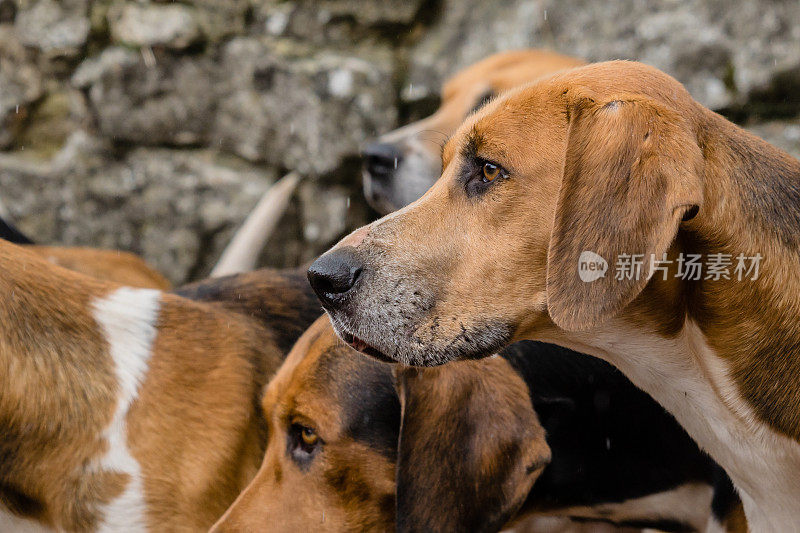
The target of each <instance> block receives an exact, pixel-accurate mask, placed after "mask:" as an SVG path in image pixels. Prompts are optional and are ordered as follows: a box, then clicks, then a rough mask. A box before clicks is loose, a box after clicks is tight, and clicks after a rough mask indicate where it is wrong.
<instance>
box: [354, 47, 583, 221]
mask: <svg viewBox="0 0 800 533" xmlns="http://www.w3.org/2000/svg"><path fill="white" fill-rule="evenodd" d="M584 64H585V62H584V61H582V60H580V59H577V58H574V57H569V56H564V55H561V54H557V53H555V52H549V51H547V50H515V51H511V52H501V53H499V54H494V55H492V56H489V57H487V58H486V59H483V60H481V61H478V62H477V63H475V64H473V65H470V66H469V67H467V68H465V69H464V70H461V71H460V72H458V73H456V74H455V75H454V76H452V77H451V78H450V79H448V80H447V82H446V83H445V84H444V87H443V88H442V101H441V105H440V106H439V109H438V110H437V111H436V112H435V113H434V114H433V115H431V116H429V117H427V118H425V119H423V120H419V121H417V122H414V123H412V124H408V125H406V126H403V127H402V128H400V129H397V130H394V131H391V132H389V133H387V134H385V135H382V136H380V137H379V138H378V139H377V140H376V141H374V142H372V143H369V144H368V145H366V146H365V147H364V149H363V151H362V157H363V159H364V196H365V197H366V199H367V202H369V204H370V205H371V206H372V207H373V208H374V209H375V210H376V211H378V212H379V213H381V214H383V215H385V214H387V213H390V212H392V211H394V210H396V209H400V208H401V207H403V206H406V205H408V204H410V203H411V202H413V201H414V200H416V199H417V198H419V197H420V196H422V195H423V194H425V191H427V190H428V189H429V188H430V187H431V185H433V184H434V183H435V182H436V180H437V179H439V175H440V174H441V173H442V146H444V143H445V142H446V141H447V139H448V138H449V137H450V136H451V135H452V134H453V133H455V131H456V129H457V128H458V126H459V125H460V124H461V123H462V122H463V121H464V119H465V118H466V117H467V115H469V114H470V113H474V112H475V111H477V110H478V109H480V108H481V107H482V106H483V105H484V104H486V103H487V102H488V101H489V100H491V99H492V98H494V97H495V96H497V95H498V94H500V93H501V92H503V91H507V90H509V89H513V88H514V87H519V86H521V85H525V84H526V83H530V82H532V81H534V80H535V79H537V78H540V77H542V76H544V75H548V74H553V73H555V72H558V71H559V70H564V69H568V68H573V67H578V66H580V65H584Z"/></svg>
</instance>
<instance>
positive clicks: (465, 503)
mask: <svg viewBox="0 0 800 533" xmlns="http://www.w3.org/2000/svg"><path fill="white" fill-rule="evenodd" d="M396 372H397V388H398V393H399V395H400V401H401V404H402V406H403V421H402V425H401V429H400V441H399V450H398V455H397V478H396V479H397V531H398V532H408V531H497V530H499V529H500V528H501V527H502V526H503V524H505V523H506V522H507V521H508V520H509V518H511V517H512V516H513V515H514V513H515V512H516V511H517V509H519V506H520V505H522V503H523V502H524V501H525V497H526V496H527V494H528V492H529V491H530V488H531V486H532V485H533V482H534V481H535V480H536V478H538V477H539V475H540V474H541V472H542V470H543V469H544V467H545V465H546V464H547V463H548V462H549V460H550V448H548V446H547V443H546V442H545V439H544V429H543V428H542V427H541V425H540V424H539V420H538V419H537V417H536V413H535V412H534V410H533V407H532V405H531V401H530V396H529V392H528V388H527V386H526V385H525V383H524V382H523V380H522V379H521V378H520V377H519V375H518V374H517V373H516V372H514V370H513V369H512V368H511V366H510V365H509V364H508V363H507V362H506V361H505V360H504V359H501V358H499V357H493V358H489V359H482V360H479V361H461V362H454V363H451V364H448V365H444V366H441V367H436V368H425V369H422V368H410V367H406V368H398V369H397V371H396Z"/></svg>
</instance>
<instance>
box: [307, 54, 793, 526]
mask: <svg viewBox="0 0 800 533" xmlns="http://www.w3.org/2000/svg"><path fill="white" fill-rule="evenodd" d="M443 169H444V170H443V173H442V177H441V178H440V179H439V181H438V182H437V183H436V184H435V185H434V186H433V187H432V188H431V189H430V190H429V191H428V193H426V194H425V196H423V198H421V199H420V200H418V201H417V202H415V203H413V204H411V205H409V206H408V207H406V208H404V209H402V210H400V211H398V212H396V213H394V214H392V215H389V216H387V217H385V218H383V219H381V220H379V221H377V222H375V223H373V224H371V225H369V226H366V227H364V228H362V229H360V230H357V231H356V232H354V233H353V234H351V235H350V236H348V237H347V238H345V239H344V240H342V241H341V242H340V243H339V244H338V245H337V246H335V247H334V248H333V250H332V251H330V252H328V253H327V254H325V255H323V256H322V257H321V258H320V259H318V260H317V262H316V263H315V264H314V265H312V267H311V269H310V270H309V277H310V280H311V281H312V283H313V285H314V288H315V290H316V291H317V294H318V295H319V297H320V299H321V300H322V302H323V305H324V307H325V308H326V310H327V311H328V312H329V314H330V316H331V320H332V322H333V325H334V327H335V328H336V330H337V332H338V333H339V334H340V336H341V337H342V338H343V339H344V340H345V341H346V342H348V343H349V344H351V345H352V346H354V347H355V348H356V349H358V350H360V351H362V352H364V353H367V354H371V355H373V356H375V357H378V358H380V359H383V360H394V361H400V362H403V363H406V364H415V365H436V364H441V363H445V362H447V361H452V360H457V359H468V358H472V357H481V356H483V355H484V354H487V353H491V352H492V351H493V350H497V349H498V348H500V347H502V346H504V345H507V344H508V343H510V342H513V341H517V340H522V339H534V340H544V341H548V342H553V343H556V344H560V345H563V346H567V347H571V348H573V349H577V350H580V351H582V352H585V353H590V354H592V355H596V356H598V357H601V358H603V359H605V360H607V361H609V362H611V363H612V364H614V365H615V366H616V367H618V368H619V369H620V370H622V372H623V373H624V374H625V375H626V376H627V377H628V378H630V379H631V381H632V382H633V383H634V384H636V385H637V386H639V387H641V388H642V389H643V390H644V391H645V392H647V393H649V394H650V395H651V396H652V397H653V398H655V399H656V400H657V401H658V402H659V403H661V404H662V405H663V406H664V407H666V408H667V410H668V411H670V412H671V413H672V414H673V415H674V416H675V418H676V419H677V420H678V422H679V423H680V424H681V425H682V426H683V427H684V428H685V429H686V430H687V431H688V433H689V434H690V435H691V436H692V437H693V438H694V439H695V440H696V441H697V442H698V443H699V444H700V446H701V447H702V448H703V449H705V450H707V451H708V452H709V454H710V455H711V456H712V457H713V458H714V459H715V460H716V461H717V462H718V463H719V464H720V465H721V466H722V467H724V468H725V470H726V471H727V473H728V474H729V475H730V477H731V478H732V479H733V482H734V484H735V486H736V488H737V490H738V492H739V494H740V496H741V498H742V500H743V504H744V509H745V512H746V515H747V520H748V523H749V526H750V528H751V529H752V530H753V531H759V532H761V531H780V532H787V531H797V530H800V483H798V478H800V442H798V441H800V380H799V379H798V377H800V323H799V322H798V321H799V319H798V316H800V315H799V314H798V309H800V296H798V295H800V254H799V253H798V249H799V248H800V241H799V239H800V163H798V161H797V160H795V159H793V158H792V157H791V156H789V155H788V154H786V153H784V152H782V151H781V150H779V149H777V148H775V147H773V146H771V145H769V144H767V143H766V142H764V141H763V140H761V139H759V138H757V137H755V136H753V135H752V134H750V133H748V132H746V131H744V130H742V129H740V128H738V127H737V126H735V125H733V124H731V123H730V122H728V121H727V120H725V119H724V118H722V117H721V116H719V115H717V114H715V113H713V112H711V111H709V110H708V109H705V108H703V107H702V106H701V105H700V104H698V103H697V102H695V101H694V100H693V99H692V98H691V97H690V96H689V94H688V93H687V92H686V90H685V89H684V88H683V87H682V86H681V85H680V84H679V83H678V82H677V81H675V80H674V79H673V78H671V77H669V76H667V75H666V74H664V73H662V72H660V71H658V70H656V69H654V68H651V67H647V66H645V65H641V64H637V63H633V62H620V61H617V62H608V63H599V64H594V65H589V66H585V67H580V68H576V69H573V70H570V71H566V72H564V73H561V74H557V75H555V76H552V77H549V78H546V79H544V80H540V81H538V82H536V83H533V84H531V85H530V86H527V87H525V88H521V89H517V90H513V91H510V92H509V93H507V94H505V95H504V96H502V97H500V98H498V99H496V100H494V101H492V102H489V103H488V104H486V105H485V106H484V107H483V108H482V109H481V110H479V111H478V112H477V113H476V114H475V115H472V116H470V117H469V118H468V119H467V120H466V121H465V122H464V124H462V125H461V127H459V129H458V131H457V132H456V134H455V135H454V136H453V137H452V138H451V139H450V141H449V142H448V143H447V145H446V146H445V149H444V152H443ZM698 257H699V258H700V260H702V262H705V263H707V265H706V270H702V272H701V274H700V275H697V274H696V272H697V269H692V272H688V271H689V270H690V269H689V266H691V265H690V263H692V262H694V263H699V262H701V261H700V260H696V259H697V258H698ZM759 261H760V263H759ZM687 265H688V266H687ZM709 265H710V266H709ZM726 265H728V266H729V268H728V270H727V271H726V270H725V269H723V268H722V267H724V266H726ZM629 267H630V268H629ZM759 267H760V269H759Z"/></svg>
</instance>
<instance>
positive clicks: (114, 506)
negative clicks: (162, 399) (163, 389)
mask: <svg viewBox="0 0 800 533" xmlns="http://www.w3.org/2000/svg"><path fill="white" fill-rule="evenodd" d="M160 295H161V293H160V292H159V291H156V290H149V289H131V288H127V287H124V288H121V289H118V290H117V291H115V292H113V293H111V294H110V295H108V296H107V297H105V298H102V299H98V300H96V301H95V302H94V303H93V305H92V307H93V316H94V319H95V320H96V321H97V323H98V324H99V325H100V327H101V328H102V331H103V334H104V335H105V338H106V341H107V342H108V345H109V350H110V353H111V357H112V358H113V360H114V365H115V370H116V375H117V382H118V384H119V391H118V398H117V408H116V410H115V411H114V417H113V419H112V420H111V424H109V426H108V427H107V428H106V430H105V432H104V437H105V438H106V440H107V441H108V452H107V453H106V455H105V456H103V457H102V458H101V459H100V460H99V462H98V463H97V465H96V468H97V469H98V470H106V471H112V472H122V473H125V474H128V476H129V481H128V484H127V485H126V487H125V490H124V491H123V492H122V494H120V495H119V497H117V498H116V499H114V500H113V501H111V502H109V503H108V504H106V505H104V506H103V508H102V511H103V515H104V516H103V519H102V520H101V522H100V525H99V527H98V531H100V532H108V533H111V532H117V531H126V532H137V531H145V530H146V529H147V528H146V525H145V513H146V505H145V500H144V491H143V488H142V476H141V467H140V466H139V463H138V462H137V461H136V459H134V458H133V456H132V455H131V453H130V450H128V444H127V437H128V433H127V427H126V421H125V419H126V417H127V415H128V410H129V409H130V406H131V404H132V403H133V402H134V401H135V400H136V398H137V396H138V393H139V385H140V384H141V382H142V380H143V378H144V376H145V374H146V373H147V369H148V362H149V359H150V356H151V353H152V347H153V341H154V340H155V336H156V320H157V319H158V312H159V308H160Z"/></svg>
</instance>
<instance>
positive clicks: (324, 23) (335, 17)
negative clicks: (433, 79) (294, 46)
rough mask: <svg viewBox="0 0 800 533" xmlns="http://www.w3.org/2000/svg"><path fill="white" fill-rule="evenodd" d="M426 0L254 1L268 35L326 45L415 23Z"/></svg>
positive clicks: (258, 20) (259, 21)
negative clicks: (367, 0)
mask: <svg viewBox="0 0 800 533" xmlns="http://www.w3.org/2000/svg"><path fill="white" fill-rule="evenodd" d="M426 1H429V0H381V1H371V2H365V1H364V0H300V1H297V2H285V1H282V0H262V1H256V2H254V6H255V10H254V11H255V12H254V18H255V20H256V24H257V25H258V26H259V27H258V30H259V31H260V32H262V33H266V34H267V35H272V36H276V37H277V36H280V37H292V38H296V39H299V40H302V41H303V42H308V43H314V44H317V45H323V46H330V45H331V44H332V43H337V44H343V45H345V46H348V45H350V46H351V45H352V43H353V42H354V41H356V40H359V39H362V38H365V37H366V38H371V39H375V38H376V37H378V38H379V37H380V36H381V32H382V30H384V29H388V28H390V27H391V29H392V31H393V32H397V31H398V30H399V31H402V28H403V27H404V26H409V27H410V26H412V25H413V24H414V22H415V15H416V14H417V13H418V12H419V10H420V8H421V7H422V6H423V4H425V2H426ZM370 32H372V35H370ZM394 38H395V39H396V38H397V35H396V33H395V35H394Z"/></svg>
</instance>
